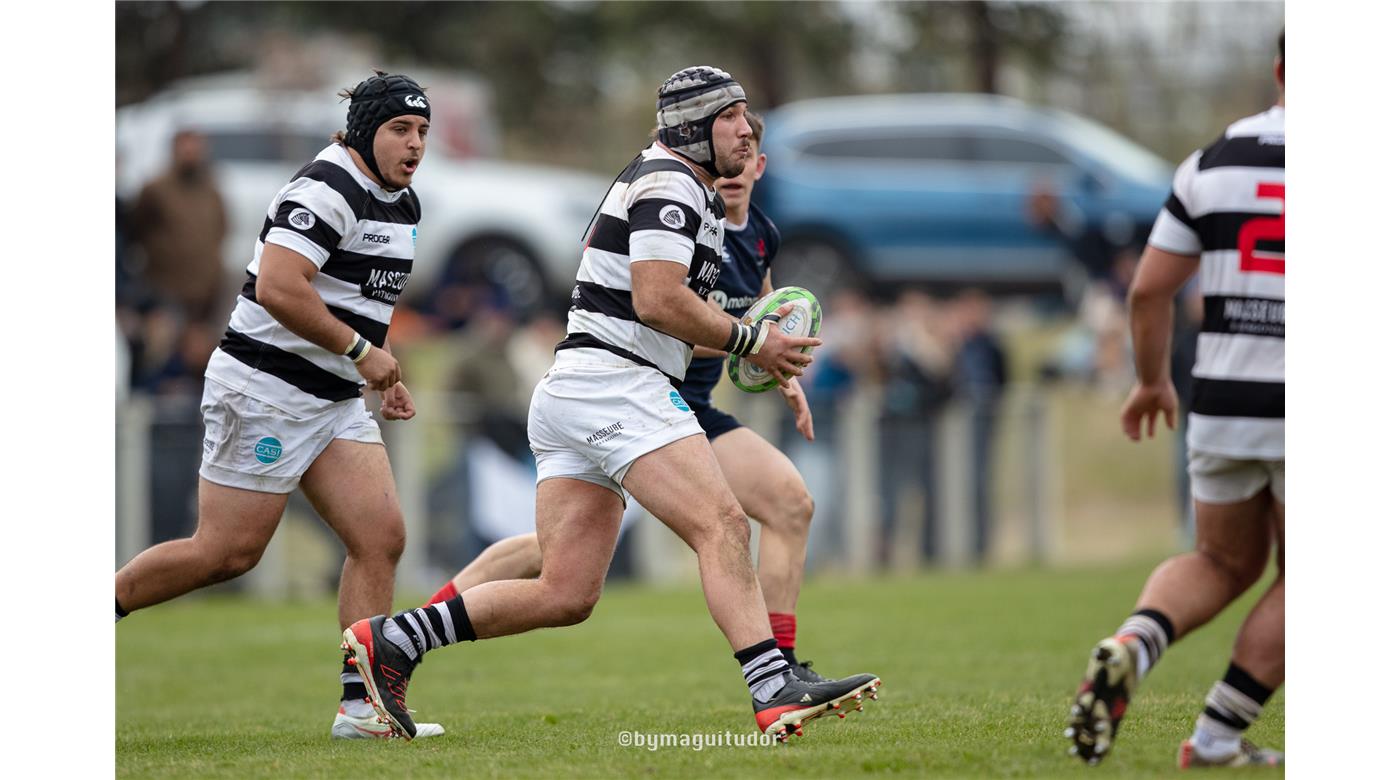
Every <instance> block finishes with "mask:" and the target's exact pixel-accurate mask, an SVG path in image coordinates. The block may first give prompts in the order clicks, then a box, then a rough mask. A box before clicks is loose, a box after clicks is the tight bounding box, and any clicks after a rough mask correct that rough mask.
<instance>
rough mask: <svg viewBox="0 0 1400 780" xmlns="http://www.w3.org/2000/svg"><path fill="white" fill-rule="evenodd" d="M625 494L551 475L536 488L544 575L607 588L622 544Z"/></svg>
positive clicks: (552, 580)
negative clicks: (610, 567) (611, 565)
mask: <svg viewBox="0 0 1400 780" xmlns="http://www.w3.org/2000/svg"><path fill="white" fill-rule="evenodd" d="M621 523H622V499H621V498H620V497H618V495H617V493H615V492H613V490H611V489H610V488H606V487H603V486H601V485H597V484H594V483H592V482H585V481H583V480H578V479H571V478H565V477H558V478H554V479H546V480H544V481H543V482H541V483H539V486H538V487H537V488H536V490H535V533H536V535H537V537H538V538H539V544H540V554H541V556H542V561H541V566H540V578H541V579H544V580H548V581H549V582H550V583H552V584H568V585H573V586H577V587H579V588H587V589H594V590H597V589H601V588H602V586H603V578H604V577H605V576H607V573H608V564H609V563H611V562H612V555H613V548H614V547H616V545H617V530H618V526H619V525H620V524H621Z"/></svg>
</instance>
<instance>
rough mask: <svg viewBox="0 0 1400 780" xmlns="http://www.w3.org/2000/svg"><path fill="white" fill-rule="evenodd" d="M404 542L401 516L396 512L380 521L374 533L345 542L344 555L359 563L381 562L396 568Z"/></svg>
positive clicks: (405, 535)
mask: <svg viewBox="0 0 1400 780" xmlns="http://www.w3.org/2000/svg"><path fill="white" fill-rule="evenodd" d="M406 540H407V534H406V533H405V532H404V526H403V515H402V514H399V513H397V512H396V513H394V515H393V516H392V517H389V518H385V519H384V520H383V521H381V523H380V524H379V526H378V527H376V528H375V530H374V533H371V534H365V535H364V536H363V537H362V538H357V539H353V540H350V539H347V540H345V554H346V555H347V556H349V557H351V558H354V559H355V560H357V561H361V562H364V561H381V562H383V563H387V564H388V565H390V566H396V565H398V562H399V558H400V557H402V556H403V548H404V544H405V543H406Z"/></svg>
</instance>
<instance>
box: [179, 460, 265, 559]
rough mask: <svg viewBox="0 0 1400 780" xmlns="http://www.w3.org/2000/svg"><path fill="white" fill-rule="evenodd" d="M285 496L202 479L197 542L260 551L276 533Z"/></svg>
mask: <svg viewBox="0 0 1400 780" xmlns="http://www.w3.org/2000/svg"><path fill="white" fill-rule="evenodd" d="M286 506H287V494H286V493H262V492H258V491H255V490H244V489H242V488H235V487H229V486H227V485H220V484H218V483H216V482H210V481H209V480H207V479H205V478H203V477H200V479H199V525H198V527H196V528H195V533H194V535H195V539H197V540H198V541H199V542H200V543H201V544H208V545H210V546H212V547H214V548H217V549H221V550H229V551H237V550H261V549H262V548H264V547H266V546H267V543H268V540H270V539H271V538H272V534H273V533H274V532H275V531H276V530H277V524H278V523H279V522H281V520H282V510H284V509H285V508H286Z"/></svg>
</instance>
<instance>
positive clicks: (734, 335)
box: [724, 314, 778, 357]
mask: <svg viewBox="0 0 1400 780" xmlns="http://www.w3.org/2000/svg"><path fill="white" fill-rule="evenodd" d="M777 321H778V315H776V314H769V315H766V316H764V317H763V318H762V319H760V320H759V321H758V322H755V323H754V324H752V325H746V324H744V323H742V322H735V323H733V324H731V326H730V330H729V341H727V342H725V345H724V351H725V352H729V353H731V354H734V355H739V356H740V357H744V356H747V355H752V354H754V353H756V352H758V351H759V350H760V349H763V342H764V341H765V340H766V339H767V338H768V328H766V327H764V326H765V325H766V324H767V323H769V322H777Z"/></svg>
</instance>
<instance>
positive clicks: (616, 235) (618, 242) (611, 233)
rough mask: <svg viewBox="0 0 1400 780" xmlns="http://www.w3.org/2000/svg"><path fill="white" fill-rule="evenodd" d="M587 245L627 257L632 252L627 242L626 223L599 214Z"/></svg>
mask: <svg viewBox="0 0 1400 780" xmlns="http://www.w3.org/2000/svg"><path fill="white" fill-rule="evenodd" d="M588 245H589V246H590V247H593V248H594V249H601V250H602V251H604V252H612V253H613V254H616V255H627V254H630V253H631V251H632V246H631V244H630V243H629V241H628V228H627V221H626V220H623V219H618V218H617V217H614V216H610V215H608V214H599V215H598V221H597V222H595V223H594V225H593V235H591V236H589V237H588Z"/></svg>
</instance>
